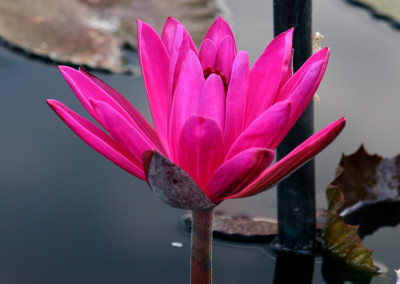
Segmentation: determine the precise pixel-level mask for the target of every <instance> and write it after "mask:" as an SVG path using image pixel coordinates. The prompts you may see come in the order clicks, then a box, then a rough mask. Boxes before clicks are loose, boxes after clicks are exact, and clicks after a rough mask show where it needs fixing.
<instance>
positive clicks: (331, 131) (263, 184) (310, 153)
mask: <svg viewBox="0 0 400 284" xmlns="http://www.w3.org/2000/svg"><path fill="white" fill-rule="evenodd" d="M345 124H346V119H345V118H344V117H343V118H341V119H339V120H337V121H335V122H334V123H332V124H330V125H328V126H326V127H325V128H324V129H322V130H320V131H319V132H317V133H315V134H314V135H313V136H311V137H310V138H308V139H307V140H306V141H304V142H303V143H301V144H300V145H299V146H297V147H296V148H295V149H294V150H293V151H292V152H290V153H289V154H288V155H287V156H286V157H284V158H283V159H281V160H280V161H278V162H277V163H275V164H274V165H273V166H271V167H269V168H268V169H266V170H265V171H264V172H263V173H261V174H260V176H259V177H258V178H257V179H256V180H255V181H254V182H252V183H251V184H250V185H249V186H247V187H246V188H245V189H244V190H243V191H241V192H239V193H238V194H234V195H232V196H229V197H228V198H229V199H231V198H241V197H246V196H251V195H255V194H257V193H260V192H261V191H264V190H267V189H268V188H270V187H272V186H273V185H275V184H276V183H278V182H279V181H280V180H282V179H283V178H285V177H286V176H288V175H289V174H290V173H292V172H294V171H295V170H296V169H297V168H299V167H300V166H301V165H303V164H304V163H306V162H307V161H308V160H310V159H311V158H312V157H314V156H315V155H317V154H318V153H319V152H321V151H322V150H323V149H324V148H325V147H326V146H328V145H329V144H330V143H331V142H332V141H333V140H334V139H335V138H336V136H337V135H339V133H340V131H341V130H342V129H343V127H344V126H345Z"/></svg>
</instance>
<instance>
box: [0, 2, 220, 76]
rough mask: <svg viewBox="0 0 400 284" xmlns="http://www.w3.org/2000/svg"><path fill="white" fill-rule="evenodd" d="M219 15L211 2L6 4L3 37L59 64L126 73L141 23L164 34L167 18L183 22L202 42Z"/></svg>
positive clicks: (0, 12) (0, 6) (1, 14)
mask: <svg viewBox="0 0 400 284" xmlns="http://www.w3.org/2000/svg"><path fill="white" fill-rule="evenodd" d="M217 11H218V9H217V8H216V6H215V5H213V2H211V1H210V0H113V1H111V0H69V1H62V0H3V1H0V37H2V38H3V39H4V40H5V41H7V42H8V43H10V44H12V45H13V46H16V47H18V48H21V49H22V50H24V51H28V52H30V53H32V54H34V55H39V56H44V57H48V58H50V59H51V60H54V61H57V62H63V63H67V64H71V63H72V64H75V65H86V66H89V67H91V68H100V69H106V70H109V71H112V72H124V71H128V69H129V67H128V65H127V62H126V59H125V54H124V51H123V48H124V47H125V46H129V47H131V48H136V47H137V41H136V33H137V28H136V19H137V18H139V17H140V19H141V20H144V21H146V22H148V23H149V24H151V25H152V26H153V27H155V28H156V29H157V30H158V31H159V32H160V31H161V29H162V26H163V25H164V22H165V20H166V18H167V17H168V16H172V17H175V18H178V19H179V20H181V21H182V23H183V24H185V26H186V27H187V28H188V29H189V31H190V32H191V34H192V35H193V37H194V40H195V42H197V43H198V42H200V41H201V39H202V36H203V35H204V33H205V32H206V30H207V28H208V27H209V26H210V24H211V23H212V21H213V19H214V18H215V14H216V13H217Z"/></svg>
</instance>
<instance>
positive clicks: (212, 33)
mask: <svg viewBox="0 0 400 284" xmlns="http://www.w3.org/2000/svg"><path fill="white" fill-rule="evenodd" d="M225 36H230V37H231V38H232V39H233V42H235V37H234V36H233V33H232V30H231V28H230V27H229V24H228V23H227V22H226V21H225V20H224V19H223V18H221V17H220V16H218V18H217V19H216V20H215V21H214V23H213V24H212V25H211V26H210V28H209V29H208V31H207V33H206V35H205V36H204V40H206V39H209V40H211V41H212V42H213V43H214V44H215V46H216V47H218V46H219V44H220V42H221V40H222V39H223V38H224V37H225ZM204 40H203V41H204ZM235 52H236V44H235Z"/></svg>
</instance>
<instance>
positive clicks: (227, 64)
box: [213, 36, 236, 85]
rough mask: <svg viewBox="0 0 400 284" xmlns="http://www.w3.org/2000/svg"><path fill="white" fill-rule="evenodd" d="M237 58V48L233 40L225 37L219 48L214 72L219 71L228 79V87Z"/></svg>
mask: <svg viewBox="0 0 400 284" xmlns="http://www.w3.org/2000/svg"><path fill="white" fill-rule="evenodd" d="M235 56H236V46H235V42H234V41H233V38H232V37H230V36H225V37H224V38H223V39H222V40H221V44H220V45H219V47H218V50H217V55H216V56H215V63H214V68H213V70H219V71H220V72H221V73H222V74H223V76H224V77H225V78H226V84H227V85H228V83H229V79H230V77H231V69H232V63H233V61H234V60H235Z"/></svg>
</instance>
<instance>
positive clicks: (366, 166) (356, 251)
mask: <svg viewBox="0 0 400 284" xmlns="http://www.w3.org/2000/svg"><path fill="white" fill-rule="evenodd" d="M399 178H400V155H399V156H396V157H394V158H382V157H380V156H378V155H371V154H369V153H367V151H366V150H365V149H364V147H363V146H361V147H360V148H359V150H358V151H357V152H355V153H354V154H352V155H349V156H346V155H343V157H342V159H341V161H340V163H339V166H338V168H337V175H336V177H335V179H334V180H333V182H332V183H331V184H330V185H329V186H328V189H327V191H326V195H327V199H328V204H329V207H328V213H327V221H326V224H325V227H324V229H323V239H324V249H325V254H326V255H327V257H328V258H330V259H332V258H333V259H335V261H333V262H334V263H335V265H334V266H336V267H339V266H345V267H346V269H347V270H348V271H352V272H351V273H350V272H349V273H348V275H353V276H354V275H357V276H358V277H365V278H366V279H368V277H370V275H371V274H374V273H376V269H375V266H374V263H373V260H372V257H371V254H372V251H371V250H369V249H367V248H365V247H364V246H363V245H362V242H361V239H362V238H363V237H364V236H365V235H367V234H371V233H372V232H374V231H375V230H377V229H378V228H380V227H382V226H388V225H391V226H395V225H397V224H398V223H399V222H400V214H399V213H398V212H400V210H399V209H400V180H399ZM376 212H379V214H376ZM330 261H331V260H330ZM330 261H328V262H330ZM338 263H341V264H339V265H338ZM342 275H344V274H343V273H342ZM368 283H369V282H368Z"/></svg>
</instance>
